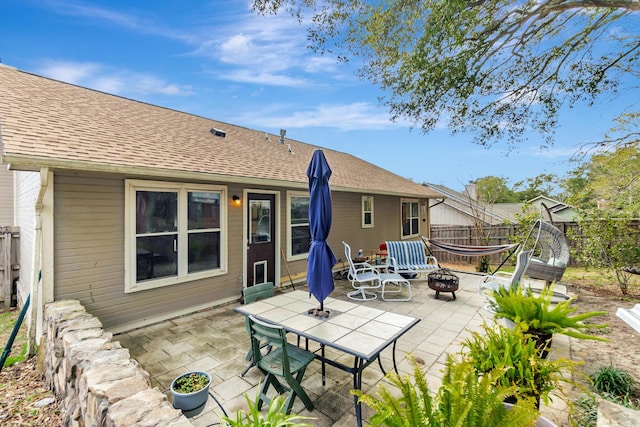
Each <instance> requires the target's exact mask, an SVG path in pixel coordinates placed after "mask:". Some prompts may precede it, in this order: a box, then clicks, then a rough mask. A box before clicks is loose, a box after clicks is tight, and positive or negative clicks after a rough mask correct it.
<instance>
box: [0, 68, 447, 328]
mask: <svg viewBox="0 0 640 427" xmlns="http://www.w3.org/2000/svg"><path fill="white" fill-rule="evenodd" d="M0 92H1V93H2V96H1V97H0V135H1V138H2V140H1V146H2V158H1V161H2V162H3V163H4V164H5V165H8V167H9V169H10V170H11V171H13V173H14V175H15V180H14V181H15V183H14V189H15V190H14V191H15V192H14V201H15V204H16V206H15V209H14V211H15V212H16V213H17V215H16V218H15V223H16V225H18V226H20V227H21V244H20V248H21V261H20V264H21V273H20V279H19V284H18V288H19V293H20V296H19V297H20V300H21V301H23V300H24V299H25V297H26V295H27V294H28V293H29V292H31V299H32V304H35V306H36V313H37V319H38V320H37V321H36V322H35V323H36V325H35V328H36V329H37V331H38V332H37V335H38V334H40V333H41V330H40V329H38V328H41V312H42V307H43V304H44V303H46V302H48V301H53V300H64V299H76V300H79V301H80V302H81V303H82V304H83V305H84V306H85V307H86V308H87V310H88V311H89V312H90V313H91V314H93V315H94V316H97V317H98V318H99V319H100V320H101V321H102V323H103V325H104V327H105V328H106V329H108V330H110V331H112V332H114V333H116V332H121V331H125V330H130V329H132V328H136V327H139V326H142V325H147V324H150V323H154V322H158V321H161V320H165V319H168V318H172V317H175V316H179V315H182V314H185V313H190V312H194V311H197V310H200V309H204V308H208V307H212V306H215V305H219V304H224V303H226V302H229V301H236V300H238V299H239V297H240V295H241V291H242V289H243V287H245V286H251V285H253V284H255V283H261V282H264V281H273V282H275V283H276V284H277V285H280V284H281V283H284V284H287V282H288V281H289V280H291V281H295V280H296V279H297V280H304V273H305V271H306V267H307V265H306V258H307V251H308V247H309V240H310V238H309V225H308V216H307V206H308V202H309V196H308V181H307V176H306V170H307V167H308V164H309V161H310V159H311V156H312V153H313V152H314V150H316V149H318V148H320V147H315V146H312V145H309V144H305V143H302V142H300V141H296V140H293V139H290V138H285V132H284V131H283V132H281V135H273V134H268V133H265V132H261V131H257V130H252V129H247V128H245V127H241V126H237V125H232V124H230V123H223V122H219V121H216V120H211V119H208V118H204V117H199V116H195V115H192V114H187V113H183V112H180V111H175V110H171V109H168V108H163V107H159V106H154V105H149V104H146V103H143V102H137V101H134V100H130V99H125V98H122V97H118V96H114V95H110V94H106V93H102V92H99V91H95V90H90V89H86V88H82V87H78V86H75V85H71V84H67V83H63V82H59V81H55V80H52V79H49V78H44V77H41V76H38V75H34V74H31V73H28V72H24V71H20V70H17V69H14V68H12V67H8V66H4V65H1V66H0ZM324 153H325V156H326V158H327V161H328V163H329V165H330V166H331V168H332V170H333V175H332V176H331V179H330V186H331V190H332V200H333V225H332V228H331V233H330V235H329V238H328V242H329V244H330V245H331V247H332V248H333V250H334V252H335V254H336V257H337V258H338V259H340V258H344V250H343V247H342V244H341V242H342V241H343V240H344V241H347V242H349V243H351V245H352V246H353V247H355V248H364V249H372V248H377V247H378V245H379V243H380V242H382V241H385V240H398V239H406V238H416V237H417V236H419V235H420V234H428V231H429V210H428V206H429V205H430V204H431V203H432V202H430V200H431V199H433V198H435V197H439V196H440V195H439V194H437V193H436V192H435V191H433V190H431V189H429V188H426V187H423V186H421V185H419V184H416V183H413V182H412V181H409V180H407V179H404V178H402V177H400V176H398V175H395V174H393V173H391V172H389V171H387V170H384V169H382V168H380V167H377V166H375V165H373V164H370V163H368V162H365V161H363V160H361V159H359V158H357V157H355V156H352V155H349V154H345V153H341V152H337V151H333V150H324ZM4 167H7V166H4ZM40 271H41V272H42V278H41V281H38V276H39V272H40ZM290 277H291V279H290Z"/></svg>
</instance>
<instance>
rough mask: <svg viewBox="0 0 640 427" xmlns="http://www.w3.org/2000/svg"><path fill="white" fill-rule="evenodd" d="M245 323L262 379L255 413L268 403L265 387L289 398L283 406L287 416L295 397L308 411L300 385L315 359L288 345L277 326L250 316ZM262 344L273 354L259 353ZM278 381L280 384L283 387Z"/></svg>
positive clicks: (311, 404)
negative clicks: (298, 397)
mask: <svg viewBox="0 0 640 427" xmlns="http://www.w3.org/2000/svg"><path fill="white" fill-rule="evenodd" d="M248 319H249V328H250V334H251V349H252V350H253V360H254V361H255V363H256V366H257V367H258V369H260V371H262V373H264V374H265V375H266V378H265V379H264V382H263V383H262V388H261V389H260V394H259V397H258V402H257V406H258V410H260V409H261V408H262V404H263V403H264V402H266V403H267V404H269V403H270V402H271V398H269V397H268V396H267V392H268V391H269V387H270V386H273V387H274V388H275V390H276V391H277V392H278V394H283V393H284V392H286V391H288V392H289V397H288V398H287V401H286V402H285V406H286V413H287V414H288V413H290V412H291V408H292V407H293V401H294V400H295V398H296V396H300V399H302V402H303V403H304V406H305V407H306V408H307V409H308V410H309V411H312V410H313V403H312V402H311V399H310V398H309V395H308V394H307V393H306V392H305V391H304V389H303V388H302V385H300V383H301V381H302V377H303V376H304V373H305V370H306V369H307V366H309V364H310V363H311V362H312V361H313V360H314V359H315V355H314V354H313V353H311V352H310V351H307V350H303V349H301V348H299V347H296V346H295V345H292V344H289V343H288V342H287V336H286V332H285V330H284V328H282V327H281V326H278V325H274V324H271V323H266V322H262V321H260V320H258V319H256V318H255V317H253V316H251V315H249V316H248ZM262 342H267V343H268V344H269V345H271V347H272V348H273V350H272V351H271V352H269V353H268V354H263V353H262V351H261V350H260V349H261V343H262ZM280 380H284V382H285V383H286V385H285V384H283V383H282V382H281V381H280Z"/></svg>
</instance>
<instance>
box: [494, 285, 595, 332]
mask: <svg viewBox="0 0 640 427" xmlns="http://www.w3.org/2000/svg"><path fill="white" fill-rule="evenodd" d="M552 297H553V288H552V287H549V288H544V289H542V291H541V292H540V295H535V294H534V293H533V291H532V290H531V289H529V288H527V289H522V288H521V287H520V286H518V285H517V284H516V285H514V286H511V287H509V288H502V287H501V288H498V290H496V291H494V292H493V299H494V300H493V301H492V302H491V306H492V309H493V310H494V311H495V315H496V318H497V319H499V318H505V319H509V320H512V321H513V322H514V323H515V324H516V325H518V326H519V327H520V328H521V329H522V330H523V331H524V332H530V333H534V332H542V333H550V334H554V333H558V334H564V335H567V336H570V337H572V338H578V339H592V340H599V341H607V339H606V338H602V337H599V336H596V335H589V334H586V333H583V332H581V331H584V330H587V329H602V328H605V327H606V326H607V325H606V324H591V323H584V321H585V320H587V319H590V318H592V317H595V316H600V315H603V314H607V312H606V311H591V312H588V313H580V314H573V313H574V312H575V311H576V310H577V309H578V307H576V306H572V303H573V302H574V299H575V298H571V299H569V300H567V301H561V302H558V303H554V302H553V301H552Z"/></svg>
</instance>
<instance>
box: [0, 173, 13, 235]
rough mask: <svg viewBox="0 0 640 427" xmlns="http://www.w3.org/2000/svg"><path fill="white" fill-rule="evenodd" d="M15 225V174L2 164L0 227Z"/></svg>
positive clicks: (0, 175) (0, 174) (0, 177)
mask: <svg viewBox="0 0 640 427" xmlns="http://www.w3.org/2000/svg"><path fill="white" fill-rule="evenodd" d="M12 225H14V224H13V172H12V171H10V170H7V166H6V165H3V164H0V227H10V226H12Z"/></svg>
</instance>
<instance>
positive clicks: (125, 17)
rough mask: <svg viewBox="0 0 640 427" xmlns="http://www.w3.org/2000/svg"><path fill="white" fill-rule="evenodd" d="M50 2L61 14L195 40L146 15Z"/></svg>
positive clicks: (188, 34) (189, 35) (172, 37)
mask: <svg viewBox="0 0 640 427" xmlns="http://www.w3.org/2000/svg"><path fill="white" fill-rule="evenodd" d="M48 4H49V6H50V8H51V9H52V10H53V11H54V12H56V13H58V14H60V15H68V16H80V17H83V18H87V19H93V20H97V21H103V22H107V23H110V24H113V25H117V26H119V27H123V28H128V29H130V30H135V31H137V32H140V33H143V34H153V35H158V36H163V37H166V38H170V39H176V40H182V41H184V42H193V41H194V38H193V36H192V35H191V34H190V33H189V32H188V31H175V30H174V29H171V28H168V27H166V26H164V25H162V24H160V23H158V22H153V21H151V20H150V19H148V18H145V17H139V16H136V15H131V14H127V13H122V12H117V11H114V10H112V9H108V8H104V7H98V6H92V5H86V4H83V3H81V2H75V1H57V0H52V1H49V2H48Z"/></svg>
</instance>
